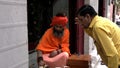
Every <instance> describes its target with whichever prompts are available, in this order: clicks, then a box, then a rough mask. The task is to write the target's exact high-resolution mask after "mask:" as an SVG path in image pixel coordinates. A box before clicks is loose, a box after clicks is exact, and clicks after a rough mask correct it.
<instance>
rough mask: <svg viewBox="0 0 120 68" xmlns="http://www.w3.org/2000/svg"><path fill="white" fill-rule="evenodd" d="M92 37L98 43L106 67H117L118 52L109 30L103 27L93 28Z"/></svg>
mask: <svg viewBox="0 0 120 68" xmlns="http://www.w3.org/2000/svg"><path fill="white" fill-rule="evenodd" d="M94 35H95V36H94V39H95V41H96V42H97V43H98V44H99V46H98V48H100V50H101V51H102V52H103V54H104V55H105V56H106V57H104V58H106V59H107V61H106V64H107V66H108V68H118V60H119V59H118V58H119V57H118V52H117V50H116V48H115V46H114V43H113V41H112V38H111V34H110V31H109V30H107V29H105V28H100V27H98V28H95V30H94Z"/></svg>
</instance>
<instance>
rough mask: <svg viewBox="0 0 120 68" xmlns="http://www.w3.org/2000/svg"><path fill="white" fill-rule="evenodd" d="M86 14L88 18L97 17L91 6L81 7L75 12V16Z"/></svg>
mask: <svg viewBox="0 0 120 68" xmlns="http://www.w3.org/2000/svg"><path fill="white" fill-rule="evenodd" d="M86 14H89V15H90V16H95V15H97V12H96V11H95V9H94V8H93V7H92V6H90V5H88V4H86V5H83V6H82V7H81V8H80V9H79V10H78V11H77V15H80V16H85V15H86Z"/></svg>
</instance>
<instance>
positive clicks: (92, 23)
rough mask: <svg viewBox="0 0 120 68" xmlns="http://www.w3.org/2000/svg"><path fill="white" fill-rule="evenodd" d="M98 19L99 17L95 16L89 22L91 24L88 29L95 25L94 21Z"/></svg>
mask: <svg viewBox="0 0 120 68" xmlns="http://www.w3.org/2000/svg"><path fill="white" fill-rule="evenodd" d="M98 17H99V16H98V15H96V16H95V17H94V18H93V20H92V21H91V23H90V25H89V27H88V28H92V27H93V25H94V24H95V23H96V20H97V18H98Z"/></svg>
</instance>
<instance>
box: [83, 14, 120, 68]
mask: <svg viewBox="0 0 120 68" xmlns="http://www.w3.org/2000/svg"><path fill="white" fill-rule="evenodd" d="M85 31H86V33H87V34H88V35H90V36H91V37H92V38H93V39H94V41H95V42H94V43H95V45H96V48H97V51H98V53H99V54H100V56H101V58H102V60H103V62H104V63H105V64H106V65H107V66H108V68H118V65H120V28H119V27H118V26H117V25H116V24H115V23H113V22H111V21H110V20H108V19H107V18H103V17H100V16H98V15H96V16H95V17H94V18H93V20H92V22H91V24H90V26H89V27H88V28H87V29H85Z"/></svg>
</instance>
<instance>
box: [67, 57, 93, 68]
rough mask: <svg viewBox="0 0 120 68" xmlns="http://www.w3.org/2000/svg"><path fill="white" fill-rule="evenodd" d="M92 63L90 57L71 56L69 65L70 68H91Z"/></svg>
mask: <svg viewBox="0 0 120 68" xmlns="http://www.w3.org/2000/svg"><path fill="white" fill-rule="evenodd" d="M90 61H91V57H90V55H79V56H78V55H71V56H70V57H69V59H68V62H67V65H68V66H70V68H89V62H90Z"/></svg>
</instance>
